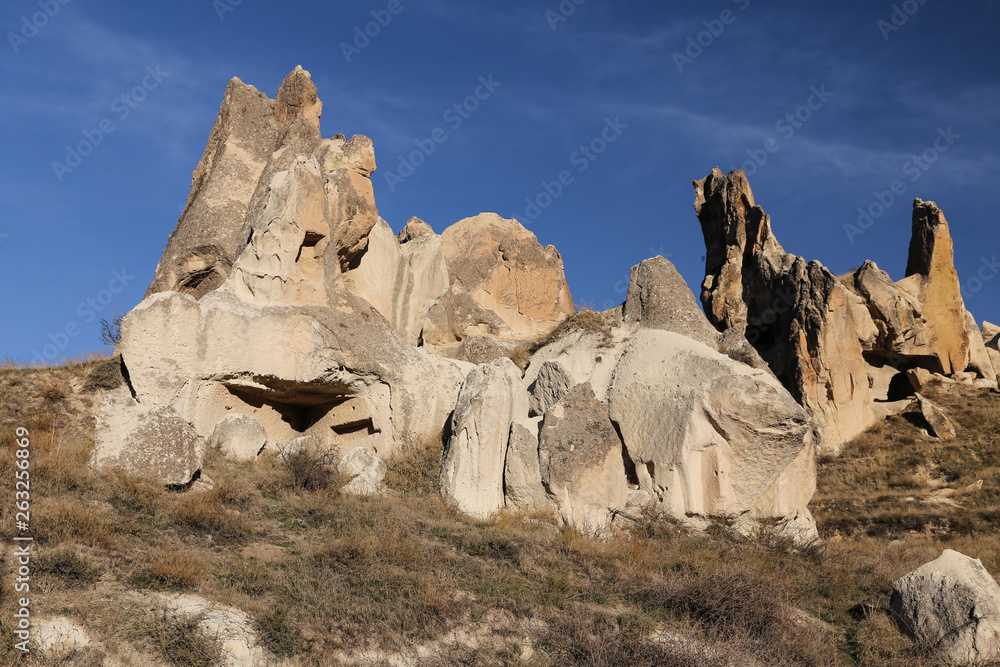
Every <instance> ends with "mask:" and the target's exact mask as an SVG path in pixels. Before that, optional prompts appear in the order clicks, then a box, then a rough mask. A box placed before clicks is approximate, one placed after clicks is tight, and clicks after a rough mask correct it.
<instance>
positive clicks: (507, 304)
mask: <svg viewBox="0 0 1000 667" xmlns="http://www.w3.org/2000/svg"><path fill="white" fill-rule="evenodd" d="M345 283H346V285H347V287H348V289H349V290H351V292H353V293H354V294H356V295H357V296H359V297H361V298H363V299H365V300H366V301H368V302H369V303H371V304H372V306H374V307H375V309H376V310H378V311H379V312H380V313H381V314H382V315H383V316H384V317H385V318H386V320H388V321H389V322H390V324H392V326H393V327H394V328H395V329H396V330H397V331H398V332H399V333H400V334H401V335H403V337H405V338H406V339H407V341H409V342H410V343H411V344H413V345H419V346H426V347H429V348H433V349H434V350H435V351H436V352H438V353H440V354H443V355H446V356H449V357H454V358H456V359H462V360H464V361H470V362H473V363H481V362H485V361H490V360H492V359H495V358H497V357H499V356H503V355H504V354H506V353H507V352H508V351H509V350H510V349H511V347H513V345H515V344H516V343H517V342H519V341H523V340H528V339H535V338H538V337H540V336H544V335H545V334H548V333H549V332H551V331H552V330H553V329H555V327H556V326H558V325H559V323H560V322H562V321H563V320H564V319H565V318H566V317H568V316H569V315H572V314H573V312H574V308H573V303H572V299H571V297H570V293H569V287H568V286H567V285H566V277H565V275H564V273H563V266H562V258H561V257H560V256H559V253H558V252H557V251H556V250H555V248H553V247H552V246H549V247H547V248H546V247H543V246H542V245H541V244H539V243H538V240H537V239H536V238H535V235H534V234H532V233H531V232H529V231H528V230H526V229H525V228H524V227H522V226H521V224H520V223H519V222H517V221H516V220H505V219H503V218H501V217H500V216H498V215H496V214H493V213H483V214H481V215H478V216H476V217H474V218H467V219H465V220H462V221H460V222H457V223H455V224H454V225H452V226H451V227H448V228H447V229H445V230H444V232H442V233H441V235H440V236H439V235H437V234H435V233H434V230H433V229H432V228H431V226H430V225H429V224H427V223H426V222H424V221H423V220H420V219H419V218H412V219H411V220H410V221H409V222H408V223H407V224H406V227H404V228H403V230H402V231H400V233H399V234H398V235H393V233H392V231H391V229H390V228H389V226H388V224H386V223H385V222H380V223H379V224H378V225H376V227H375V228H374V229H373V230H372V232H371V234H370V235H369V247H368V249H367V251H366V252H365V253H364V255H363V256H361V257H360V258H359V260H358V261H357V262H356V265H354V266H352V267H350V269H349V270H348V271H347V273H346V275H345ZM474 339H479V340H478V341H476V340H474ZM466 341H470V343H469V344H466Z"/></svg>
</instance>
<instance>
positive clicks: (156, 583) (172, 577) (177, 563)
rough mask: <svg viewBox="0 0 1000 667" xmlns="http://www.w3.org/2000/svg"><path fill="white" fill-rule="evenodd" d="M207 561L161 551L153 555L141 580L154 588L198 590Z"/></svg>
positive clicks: (169, 551) (183, 553)
mask: <svg viewBox="0 0 1000 667" xmlns="http://www.w3.org/2000/svg"><path fill="white" fill-rule="evenodd" d="M205 571H206V565H205V561H204V560H203V559H202V558H200V557H198V556H197V555H195V554H192V553H189V552H186V551H180V550H174V549H161V550H159V551H157V552H156V553H154V554H153V556H152V558H151V559H150V562H149V567H148V568H147V570H146V573H145V575H144V576H142V577H140V578H139V579H140V581H141V580H145V581H147V582H148V583H149V584H150V585H151V586H152V587H153V588H159V589H167V590H178V589H188V588H197V587H198V586H200V585H201V582H202V580H203V579H204V577H205Z"/></svg>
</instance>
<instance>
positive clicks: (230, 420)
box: [208, 414, 267, 461]
mask: <svg viewBox="0 0 1000 667" xmlns="http://www.w3.org/2000/svg"><path fill="white" fill-rule="evenodd" d="M266 444H267V434H266V433H265V432H264V427H263V426H261V425H260V422H258V421H257V420H256V419H254V418H253V417H251V416H250V415H244V414H235V415H227V416H225V417H223V418H222V419H221V420H220V421H219V423H217V424H216V425H215V428H213V429H212V433H211V434H210V435H209V436H208V446H209V447H218V448H219V449H221V450H222V453H223V454H224V455H225V456H226V458H229V459H232V460H234V461H253V460H254V459H256V458H257V455H258V454H260V452H261V450H263V449H264V446H265V445H266Z"/></svg>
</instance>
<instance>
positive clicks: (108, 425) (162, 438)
mask: <svg viewBox="0 0 1000 667" xmlns="http://www.w3.org/2000/svg"><path fill="white" fill-rule="evenodd" d="M125 394H127V392H125V391H124V390H115V391H113V392H110V393H109V396H108V397H107V398H106V402H105V404H104V406H103V407H102V410H101V412H99V413H98V416H97V434H96V436H97V440H98V443H100V444H101V445H102V446H99V447H96V448H95V449H94V453H93V456H92V459H91V462H92V464H93V465H94V466H96V467H115V468H121V469H122V470H126V471H128V472H130V473H132V474H135V475H143V476H147V477H151V478H153V479H156V480H159V481H160V482H161V483H162V484H164V485H166V486H175V487H185V486H188V485H189V484H190V483H191V482H192V481H194V480H195V479H196V478H197V476H198V474H199V473H200V472H201V465H202V461H203V459H204V457H205V441H204V440H203V439H202V438H201V437H199V435H198V433H196V432H195V430H194V429H193V428H192V427H191V425H190V424H189V423H188V422H187V421H186V420H184V419H183V418H181V416H180V415H178V414H177V412H176V411H174V409H173V408H171V407H170V406H161V407H154V408H151V409H150V408H146V407H143V408H141V409H138V408H132V407H131V405H132V404H131V398H130V397H128V396H127V395H125Z"/></svg>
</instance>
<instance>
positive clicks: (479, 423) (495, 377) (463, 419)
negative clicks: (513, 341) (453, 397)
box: [441, 357, 528, 519]
mask: <svg viewBox="0 0 1000 667" xmlns="http://www.w3.org/2000/svg"><path fill="white" fill-rule="evenodd" d="M527 411H528V395H527V392H526V391H525V390H524V389H523V387H521V371H519V370H518V368H517V366H515V365H514V362H512V361H511V360H510V359H507V358H506V357H504V358H502V359H497V360H496V361H493V362H491V363H489V364H482V365H480V366H477V367H476V368H475V369H474V370H473V371H472V372H471V373H469V375H468V377H467V378H466V380H465V383H464V384H463V385H462V389H461V391H460V392H459V394H458V402H457V404H456V405H455V412H454V414H453V416H452V418H451V438H450V440H449V441H448V446H447V448H446V449H445V453H444V458H443V460H442V461H441V494H442V495H443V496H444V497H445V499H446V500H447V501H448V502H449V503H451V504H452V505H453V506H455V507H457V508H458V509H460V510H461V511H463V512H465V513H466V514H469V515H471V516H475V517H479V518H484V519H485V518H488V517H490V516H492V515H493V514H495V513H496V512H497V511H499V510H500V509H501V508H502V507H503V506H504V488H503V477H504V463H505V461H506V457H507V446H508V443H509V441H510V431H511V424H513V423H514V420H515V419H516V418H517V417H518V416H520V415H524V414H526V413H527Z"/></svg>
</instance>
